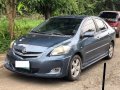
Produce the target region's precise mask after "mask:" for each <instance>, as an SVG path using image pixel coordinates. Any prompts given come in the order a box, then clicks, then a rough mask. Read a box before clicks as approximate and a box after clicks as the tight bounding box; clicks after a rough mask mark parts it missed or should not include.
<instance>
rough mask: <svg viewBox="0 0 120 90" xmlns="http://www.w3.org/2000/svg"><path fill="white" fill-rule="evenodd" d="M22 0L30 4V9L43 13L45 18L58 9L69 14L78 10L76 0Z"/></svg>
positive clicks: (25, 3) (27, 4)
mask: <svg viewBox="0 0 120 90" xmlns="http://www.w3.org/2000/svg"><path fill="white" fill-rule="evenodd" d="M21 2H22V3H24V5H26V6H28V8H29V9H32V11H36V12H37V13H40V14H43V15H44V16H45V19H47V18H49V17H50V16H51V15H53V14H54V13H55V12H56V11H57V12H60V13H67V14H71V13H77V12H78V6H77V1H76V0H22V1H21ZM60 13H59V14H60Z"/></svg>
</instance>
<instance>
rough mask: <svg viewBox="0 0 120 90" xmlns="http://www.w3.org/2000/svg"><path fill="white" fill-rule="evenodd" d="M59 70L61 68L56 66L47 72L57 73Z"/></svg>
mask: <svg viewBox="0 0 120 90" xmlns="http://www.w3.org/2000/svg"><path fill="white" fill-rule="evenodd" d="M60 71H61V68H60V67H57V68H53V69H52V70H51V71H50V73H49V74H59V73H60Z"/></svg>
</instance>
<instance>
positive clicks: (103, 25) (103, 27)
mask: <svg viewBox="0 0 120 90" xmlns="http://www.w3.org/2000/svg"><path fill="white" fill-rule="evenodd" d="M95 22H96V24H97V26H98V29H99V30H104V29H106V28H107V26H106V25H105V24H104V23H103V21H102V20H100V19H95Z"/></svg>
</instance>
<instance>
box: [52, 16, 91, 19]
mask: <svg viewBox="0 0 120 90" xmlns="http://www.w3.org/2000/svg"><path fill="white" fill-rule="evenodd" d="M86 17H90V16H87V15H66V16H55V17H52V18H76V19H84V18H86Z"/></svg>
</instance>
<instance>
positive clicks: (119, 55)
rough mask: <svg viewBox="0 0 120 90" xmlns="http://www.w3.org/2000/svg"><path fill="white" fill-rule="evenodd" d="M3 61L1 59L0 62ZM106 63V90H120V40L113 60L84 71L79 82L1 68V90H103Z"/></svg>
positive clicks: (100, 62) (0, 58)
mask: <svg viewBox="0 0 120 90" xmlns="http://www.w3.org/2000/svg"><path fill="white" fill-rule="evenodd" d="M3 59H4V57H0V61H2V60H3ZM104 62H106V63H107V70H106V73H107V75H106V85H105V90H120V39H117V40H116V47H115V54H114V57H113V59H111V60H110V61H109V60H108V61H105V60H101V61H99V62H97V63H96V64H94V65H92V66H90V67H88V68H87V69H85V70H84V71H82V74H81V77H80V80H79V81H75V82H69V81H66V80H64V79H43V78H35V77H27V76H22V75H18V74H14V73H12V72H10V71H8V70H6V69H5V68H0V90H102V89H101V87H102V86H101V84H102V73H103V64H104Z"/></svg>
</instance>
